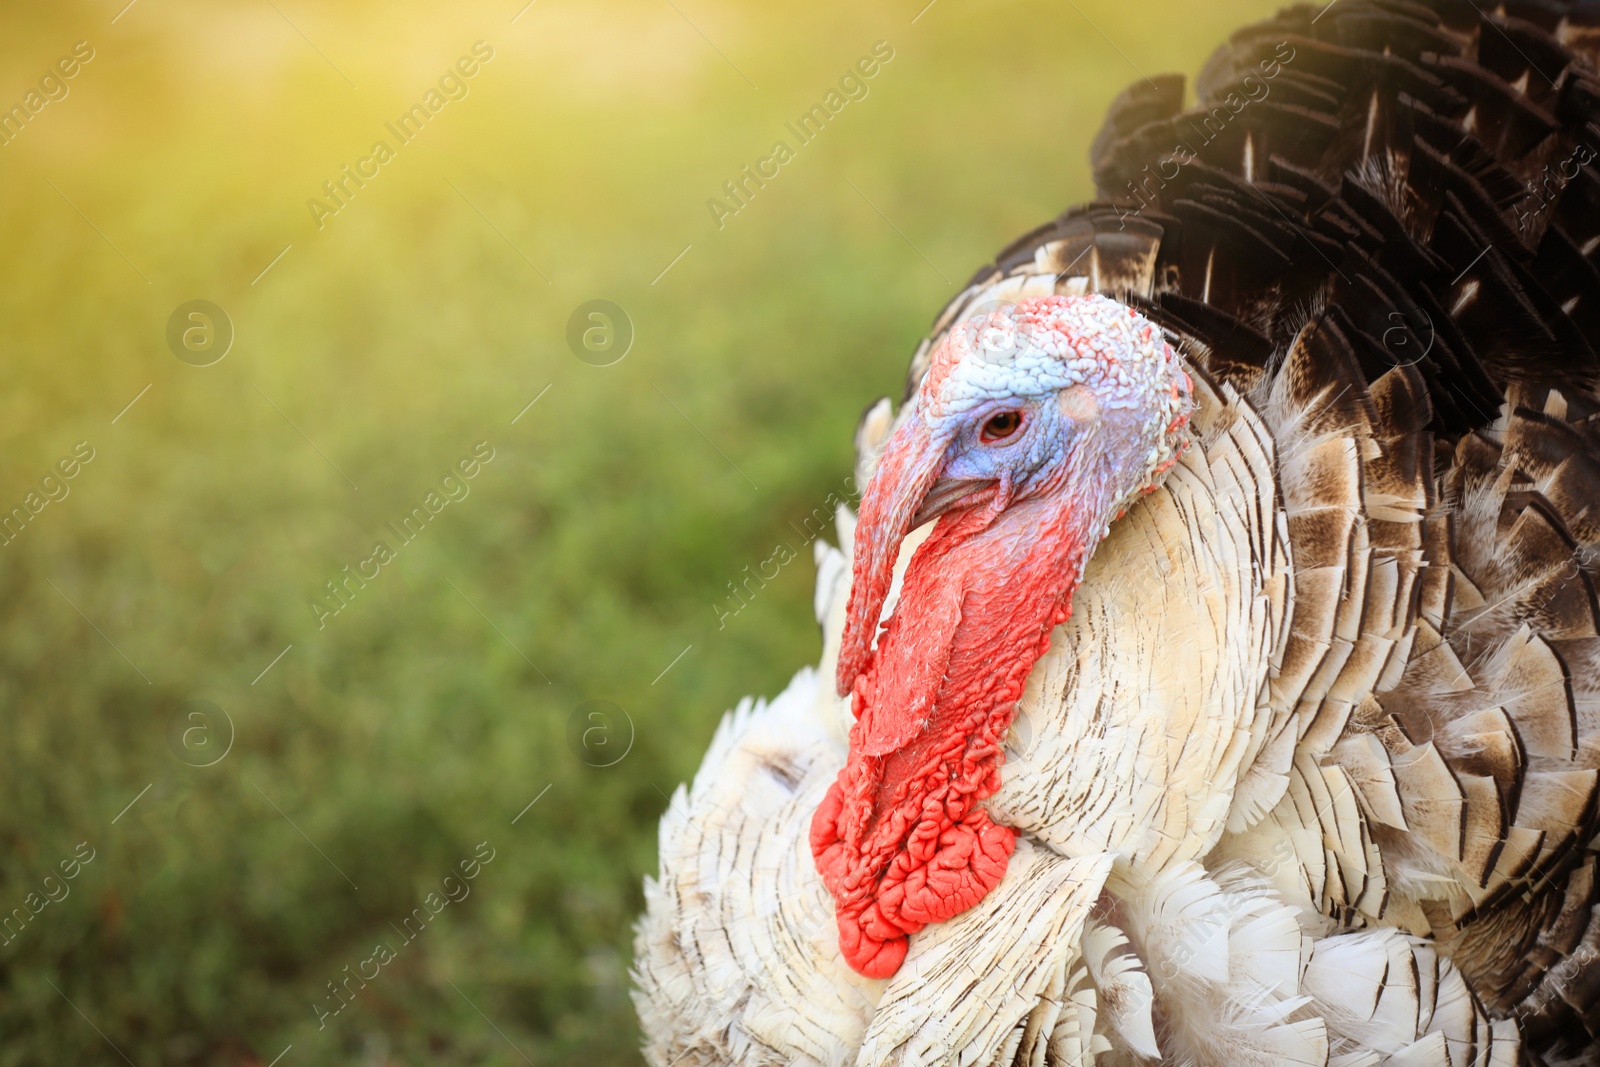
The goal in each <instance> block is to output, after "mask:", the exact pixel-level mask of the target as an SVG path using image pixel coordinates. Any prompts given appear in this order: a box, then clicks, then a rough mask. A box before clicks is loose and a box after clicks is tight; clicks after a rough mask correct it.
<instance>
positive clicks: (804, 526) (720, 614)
mask: <svg viewBox="0 0 1600 1067" xmlns="http://www.w3.org/2000/svg"><path fill="white" fill-rule="evenodd" d="M855 495H856V481H855V478H854V477H851V476H847V477H846V478H845V480H844V492H843V493H842V494H841V493H839V492H837V491H835V492H830V493H829V494H828V498H827V499H826V500H824V501H823V502H822V503H821V504H820V505H818V506H817V507H814V508H812V509H811V513H810V514H809V515H807V516H806V517H805V518H804V519H802V520H800V525H799V526H796V525H795V524H794V523H792V522H791V523H789V528H790V529H791V530H793V531H794V532H795V535H796V540H798V541H799V542H800V547H801V548H804V547H805V546H806V545H809V544H810V543H811V542H813V541H815V540H816V539H817V537H818V536H819V535H821V534H822V533H823V532H824V531H825V530H828V529H829V528H831V527H832V526H833V523H834V517H835V515H837V514H838V511H839V506H840V505H841V504H848V503H849V499H850V497H853V496H855ZM799 556H800V552H799V550H798V549H796V548H795V547H794V546H793V545H791V544H790V543H789V542H788V541H780V542H778V543H777V544H776V545H774V546H773V548H772V552H771V554H770V555H768V556H767V558H766V559H764V560H762V561H761V562H760V563H757V564H756V567H755V572H754V573H752V572H751V570H750V564H748V563H747V564H745V566H744V570H743V571H741V572H740V573H741V574H743V576H744V577H743V579H742V580H741V581H740V582H739V584H738V585H735V584H734V583H733V581H732V580H729V582H728V595H727V596H726V597H724V598H723V600H724V601H726V602H727V603H728V604H729V605H730V606H729V607H723V606H721V605H718V604H712V605H711V611H712V613H713V614H715V615H716V617H717V629H719V630H724V629H727V626H728V620H729V619H731V618H733V617H734V616H735V615H737V614H739V613H740V612H741V611H743V610H744V609H745V608H747V607H749V606H750V603H751V602H752V601H753V600H754V599H755V595H756V594H757V593H759V592H760V591H761V590H763V589H765V588H766V587H767V583H768V582H770V581H772V580H773V579H774V578H776V577H777V576H778V572H779V571H780V570H782V569H783V568H784V567H785V566H787V565H788V564H790V563H792V562H794V561H795V560H796V559H798V558H799ZM769 567H770V568H771V573H770V574H769V573H768V568H769Z"/></svg>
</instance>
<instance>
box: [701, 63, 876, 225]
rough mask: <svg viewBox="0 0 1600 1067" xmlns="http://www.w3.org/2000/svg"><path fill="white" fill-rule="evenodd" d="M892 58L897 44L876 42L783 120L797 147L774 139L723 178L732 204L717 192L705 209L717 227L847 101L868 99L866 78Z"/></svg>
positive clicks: (727, 195) (747, 200)
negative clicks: (832, 84)
mask: <svg viewBox="0 0 1600 1067" xmlns="http://www.w3.org/2000/svg"><path fill="white" fill-rule="evenodd" d="M893 58H894V48H893V47H891V46H890V44H889V42H888V41H879V42H877V43H876V44H874V45H873V46H872V52H871V54H869V55H864V56H862V57H861V58H860V59H858V60H856V61H855V63H854V64H853V65H852V66H851V67H850V69H848V70H846V71H845V72H844V74H842V75H841V76H840V77H839V87H838V88H837V89H829V90H828V91H827V93H825V94H824V95H823V97H822V100H821V102H820V103H816V104H812V105H811V107H810V108H808V109H807V110H806V111H804V112H802V113H801V115H800V117H799V118H798V119H796V120H795V121H793V122H785V123H784V124H783V125H784V128H785V129H787V130H788V131H789V132H790V133H791V134H793V135H794V139H795V146H794V147H790V145H789V142H788V141H786V140H782V139H779V140H777V141H774V142H773V144H772V149H771V150H770V151H769V152H768V153H767V154H766V155H765V156H762V157H761V158H760V159H758V160H756V161H755V163H754V164H753V165H752V164H749V163H746V164H744V165H743V166H741V167H740V168H739V176H738V177H736V178H734V179H733V180H732V181H725V182H723V183H722V192H723V195H724V196H726V197H727V200H728V201H731V204H730V203H728V202H724V201H723V200H722V199H720V198H718V197H715V196H713V197H710V198H709V199H707V200H706V209H707V210H708V211H710V212H711V221H712V222H714V223H716V224H717V229H719V230H720V229H722V228H723V227H724V226H726V225H727V220H728V219H729V218H731V217H733V216H734V215H737V214H739V212H741V211H743V210H744V209H745V208H747V207H749V206H750V201H751V200H753V199H755V195H756V193H757V192H759V191H760V190H762V189H765V188H766V187H767V182H769V181H771V180H773V179H774V178H776V177H777V176H778V173H779V171H780V170H781V168H782V167H783V166H784V165H786V164H788V163H789V162H791V161H792V160H794V159H795V158H796V156H797V155H798V149H799V148H803V147H805V146H806V145H808V144H810V143H811V142H812V141H814V140H816V138H817V136H818V135H819V134H820V133H822V130H823V128H824V127H825V126H827V125H828V123H829V122H831V121H833V119H835V118H836V117H837V116H838V114H839V112H841V111H843V110H844V109H845V105H847V104H849V103H850V102H851V101H859V100H865V99H866V98H867V94H868V93H870V92H871V91H872V89H871V87H870V86H869V85H868V84H867V82H868V81H869V80H870V79H872V78H875V77H877V76H878V73H879V72H880V71H881V70H882V68H883V66H884V65H886V64H887V63H888V62H889V61H890V60H891V59H893ZM752 186H753V187H752Z"/></svg>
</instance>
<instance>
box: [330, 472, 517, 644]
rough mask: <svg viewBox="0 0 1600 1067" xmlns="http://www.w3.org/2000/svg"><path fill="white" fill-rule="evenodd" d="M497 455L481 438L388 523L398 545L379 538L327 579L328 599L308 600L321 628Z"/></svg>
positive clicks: (458, 499)
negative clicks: (365, 553) (367, 551)
mask: <svg viewBox="0 0 1600 1067" xmlns="http://www.w3.org/2000/svg"><path fill="white" fill-rule="evenodd" d="M494 457H495V450H494V446H492V445H491V444H489V442H487V441H479V442H478V443H477V444H475V445H473V446H472V453H471V455H467V456H462V457H461V458H460V459H459V460H457V461H456V465H455V467H454V468H453V469H452V470H451V471H450V472H449V473H447V474H445V475H444V477H442V478H440V479H439V488H437V489H429V490H428V492H427V494H426V495H425V496H423V498H422V502H421V503H420V504H417V505H415V506H413V507H412V509H411V510H410V511H408V512H407V513H406V514H405V515H404V516H402V517H401V519H400V525H398V526H396V525H395V524H394V521H393V520H390V521H389V522H387V523H385V525H387V526H388V527H389V530H390V531H391V532H392V533H393V534H394V538H395V546H396V547H393V548H391V547H390V546H389V542H387V541H381V540H380V541H375V542H374V543H373V546H372V553H371V554H370V555H368V556H367V557H366V558H364V559H361V560H357V561H356V565H355V569H354V570H351V568H350V564H348V563H346V564H345V565H344V566H342V567H340V568H339V574H338V575H337V576H335V577H333V578H330V579H328V581H326V582H324V583H323V586H322V587H323V588H324V589H325V590H327V597H328V600H327V601H326V602H325V601H324V600H323V599H322V597H321V595H320V594H319V595H318V596H315V597H312V598H311V600H310V601H309V602H308V603H309V605H310V608H311V614H312V615H313V616H315V617H316V620H317V629H319V630H321V629H325V628H326V627H327V625H328V620H329V619H331V618H333V617H334V616H335V615H337V614H339V613H340V612H341V611H343V610H344V609H345V608H347V607H349V606H350V605H351V604H352V603H353V602H354V601H355V598H356V594H357V593H359V592H360V591H361V590H363V589H365V588H366V587H367V583H368V582H370V581H374V580H376V579H377V577H378V575H379V574H380V573H382V570H383V568H384V567H386V566H388V565H389V564H390V563H393V562H394V561H395V560H397V559H399V558H400V549H403V548H405V547H406V546H407V545H409V544H410V543H411V542H412V541H415V540H416V539H417V538H418V537H419V536H420V535H421V534H422V531H423V530H424V529H425V528H426V527H427V525H428V523H429V522H431V521H432V520H433V519H435V518H437V517H438V515H439V513H440V512H442V511H444V509H445V508H447V507H449V506H450V505H451V504H452V503H460V502H461V501H463V500H465V499H467V496H468V494H470V493H471V492H472V486H470V485H469V484H467V483H468V482H470V481H471V480H472V479H474V478H476V477H477V476H478V475H479V474H481V473H483V468H484V467H485V466H487V465H488V464H489V463H490V462H491V461H492V460H493V459H494ZM458 471H459V472H460V476H459V477H458V476H457V472H458ZM368 568H371V570H370V571H369V570H368Z"/></svg>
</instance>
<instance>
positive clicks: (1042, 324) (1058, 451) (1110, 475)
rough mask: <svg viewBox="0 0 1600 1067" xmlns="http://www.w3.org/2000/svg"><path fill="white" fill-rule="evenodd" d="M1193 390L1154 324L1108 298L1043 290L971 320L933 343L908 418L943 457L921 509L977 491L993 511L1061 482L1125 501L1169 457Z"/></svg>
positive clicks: (1111, 503) (928, 512) (1108, 501)
mask: <svg viewBox="0 0 1600 1067" xmlns="http://www.w3.org/2000/svg"><path fill="white" fill-rule="evenodd" d="M1190 391H1191V390H1190V382H1189V379H1188V376H1187V374H1186V373H1185V372H1184V371H1183V369H1182V367H1181V365H1180V364H1179V361H1178V359H1177V356H1176V355H1175V354H1174V353H1173V351H1172V349H1171V348H1170V347H1169V346H1167V345H1166V343H1165V342H1164V341H1163V340H1162V337H1161V333H1160V331H1159V330H1158V329H1157V328H1156V327H1155V326H1154V325H1153V324H1152V323H1150V322H1149V321H1148V320H1147V319H1145V318H1144V317H1143V316H1140V315H1137V314H1135V313H1133V312H1132V310H1131V309H1130V308H1128V307H1127V306H1126V305H1124V304H1121V303H1118V302H1117V301H1114V300H1111V299H1108V298H1106V297H1101V296H1090V297H1046V298H1041V299H1035V300H1028V301H1023V302H1022V303H1020V304H1015V305H1007V306H1005V307H1002V308H1000V309H999V310H997V311H995V312H992V313H988V314H985V315H981V316H975V317H973V318H970V319H967V320H966V321H964V322H962V323H960V324H958V325H957V326H955V327H954V328H952V330H951V331H950V336H949V337H948V338H947V339H946V341H945V343H944V344H943V345H941V346H940V351H939V353H937V354H936V356H935V361H934V365H933V367H931V368H930V370H929V373H928V377H927V379H926V380H925V381H924V383H923V387H922V389H921V390H920V391H919V394H918V398H917V411H916V413H915V414H914V415H913V416H912V417H911V419H910V420H908V422H911V421H914V422H918V423H920V424H921V425H920V429H921V430H922V432H925V433H926V434H927V435H928V438H929V442H928V443H929V444H931V445H932V446H933V447H934V449H936V450H938V451H940V453H941V454H942V457H943V468H942V471H941V474H940V476H939V479H938V481H937V482H936V483H935V484H934V486H933V488H932V489H931V490H930V491H929V493H928V495H927V498H926V499H925V500H924V502H923V504H922V506H921V507H920V508H919V509H918V512H917V518H918V519H919V520H926V519H927V518H931V517H933V516H934V515H936V514H938V513H940V512H942V511H945V510H948V509H949V508H951V507H953V506H955V504H956V502H957V501H959V500H963V499H965V498H969V497H973V496H974V495H975V494H978V493H982V494H983V495H984V496H986V497H989V502H990V506H991V507H992V508H993V509H994V510H996V511H1000V510H1003V509H1004V508H1006V507H1008V506H1010V505H1011V504H1012V503H1014V502H1017V501H1020V500H1025V499H1028V498H1030V497H1034V496H1038V495H1041V494H1044V493H1050V492H1056V491H1059V490H1061V489H1062V488H1063V487H1066V488H1067V490H1068V491H1071V492H1073V493H1074V495H1076V496H1079V497H1081V498H1083V499H1084V500H1085V501H1089V500H1093V501H1094V502H1096V503H1098V504H1099V505H1100V506H1101V507H1107V508H1112V509H1113V510H1120V509H1121V508H1122V507H1124V506H1125V505H1126V503H1127V500H1128V499H1129V498H1130V497H1132V496H1133V495H1135V494H1137V493H1138V492H1139V491H1140V490H1142V489H1144V488H1146V487H1149V486H1151V485H1153V484H1154V483H1155V482H1156V481H1157V480H1158V479H1159V477H1160V475H1161V474H1163V473H1165V471H1166V470H1167V469H1168V468H1169V467H1170V466H1171V464H1172V461H1173V460H1175V459H1176V456H1177V454H1178V452H1179V451H1180V450H1181V448H1182V447H1183V444H1184V440H1185V435H1184V426H1185V423H1186V422H1187V418H1188V413H1189V411H1190V409H1191V408H1192V402H1191V400H1190ZM991 487H992V489H993V494H992V496H991V495H990V494H989V492H988V490H989V489H990V488H991ZM969 502H970V503H977V501H976V500H971V501H969ZM1114 517H1115V516H1114V514H1112V515H1107V516H1105V519H1106V521H1109V520H1110V519H1111V518H1114Z"/></svg>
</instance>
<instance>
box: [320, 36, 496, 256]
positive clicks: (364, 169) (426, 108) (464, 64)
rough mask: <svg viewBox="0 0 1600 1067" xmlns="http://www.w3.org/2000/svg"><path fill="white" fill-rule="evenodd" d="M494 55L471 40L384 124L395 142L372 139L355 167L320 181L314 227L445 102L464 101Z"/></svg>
mask: <svg viewBox="0 0 1600 1067" xmlns="http://www.w3.org/2000/svg"><path fill="white" fill-rule="evenodd" d="M493 58H494V48H493V47H491V46H490V45H489V44H488V43H487V42H485V41H476V42H474V43H473V45H472V50H471V54H470V55H464V56H462V57H461V58H460V59H457V60H456V61H455V63H454V64H453V65H452V66H450V67H448V68H446V70H445V72H444V73H443V74H441V75H440V76H439V82H438V86H437V88H429V89H428V91H427V92H425V93H423V94H422V100H421V101H420V102H418V103H415V104H412V105H411V107H409V108H408V109H406V111H404V112H403V113H402V114H401V115H400V117H399V118H397V119H395V120H394V121H393V122H385V123H384V124H383V128H384V129H386V130H388V131H389V133H390V135H392V136H393V137H394V139H395V145H390V144H389V142H388V141H386V140H381V139H380V140H377V141H374V142H373V143H372V148H371V150H370V151H369V152H368V153H367V154H366V155H364V156H362V157H361V158H360V159H358V160H356V162H355V166H354V167H352V166H351V165H350V164H348V163H346V164H344V165H343V166H341V167H340V168H339V173H338V174H337V175H336V176H334V177H333V178H330V179H329V180H328V181H325V182H323V183H322V189H323V193H324V194H325V195H326V196H327V200H323V199H322V198H321V197H316V196H313V197H311V198H310V199H308V200H307V201H306V208H307V209H308V210H310V212H311V221H313V222H315V223H316V224H317V229H319V230H320V229H322V228H323V227H324V226H326V225H327V224H328V219H329V218H331V217H333V216H334V215H337V214H338V213H339V212H341V211H343V210H344V209H345V208H347V207H349V206H350V202H351V201H352V200H354V199H355V195H356V193H358V192H360V191H361V190H362V189H365V188H366V186H367V182H369V181H371V180H372V179H374V178H376V177H377V176H378V174H379V173H380V172H381V170H382V168H383V165H384V164H386V163H388V162H390V161H391V160H393V159H394V158H395V157H396V156H398V155H399V148H404V147H405V146H406V145H408V144H410V143H411V142H412V140H413V139H414V138H415V137H416V136H417V135H418V134H419V133H421V132H422V128H423V127H424V126H426V125H427V124H428V120H429V119H431V118H433V116H435V115H437V114H438V113H439V112H441V111H443V110H444V106H445V105H446V104H448V103H449V102H450V101H452V100H465V99H466V98H467V94H468V93H469V92H471V91H472V89H471V86H469V85H468V84H467V83H468V81H469V79H471V78H474V77H476V76H477V74H478V72H479V71H480V70H481V69H482V65H483V64H486V63H488V62H489V61H490V60H491V59H493ZM396 146H398V147H396ZM328 201H332V203H329V202H328Z"/></svg>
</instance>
